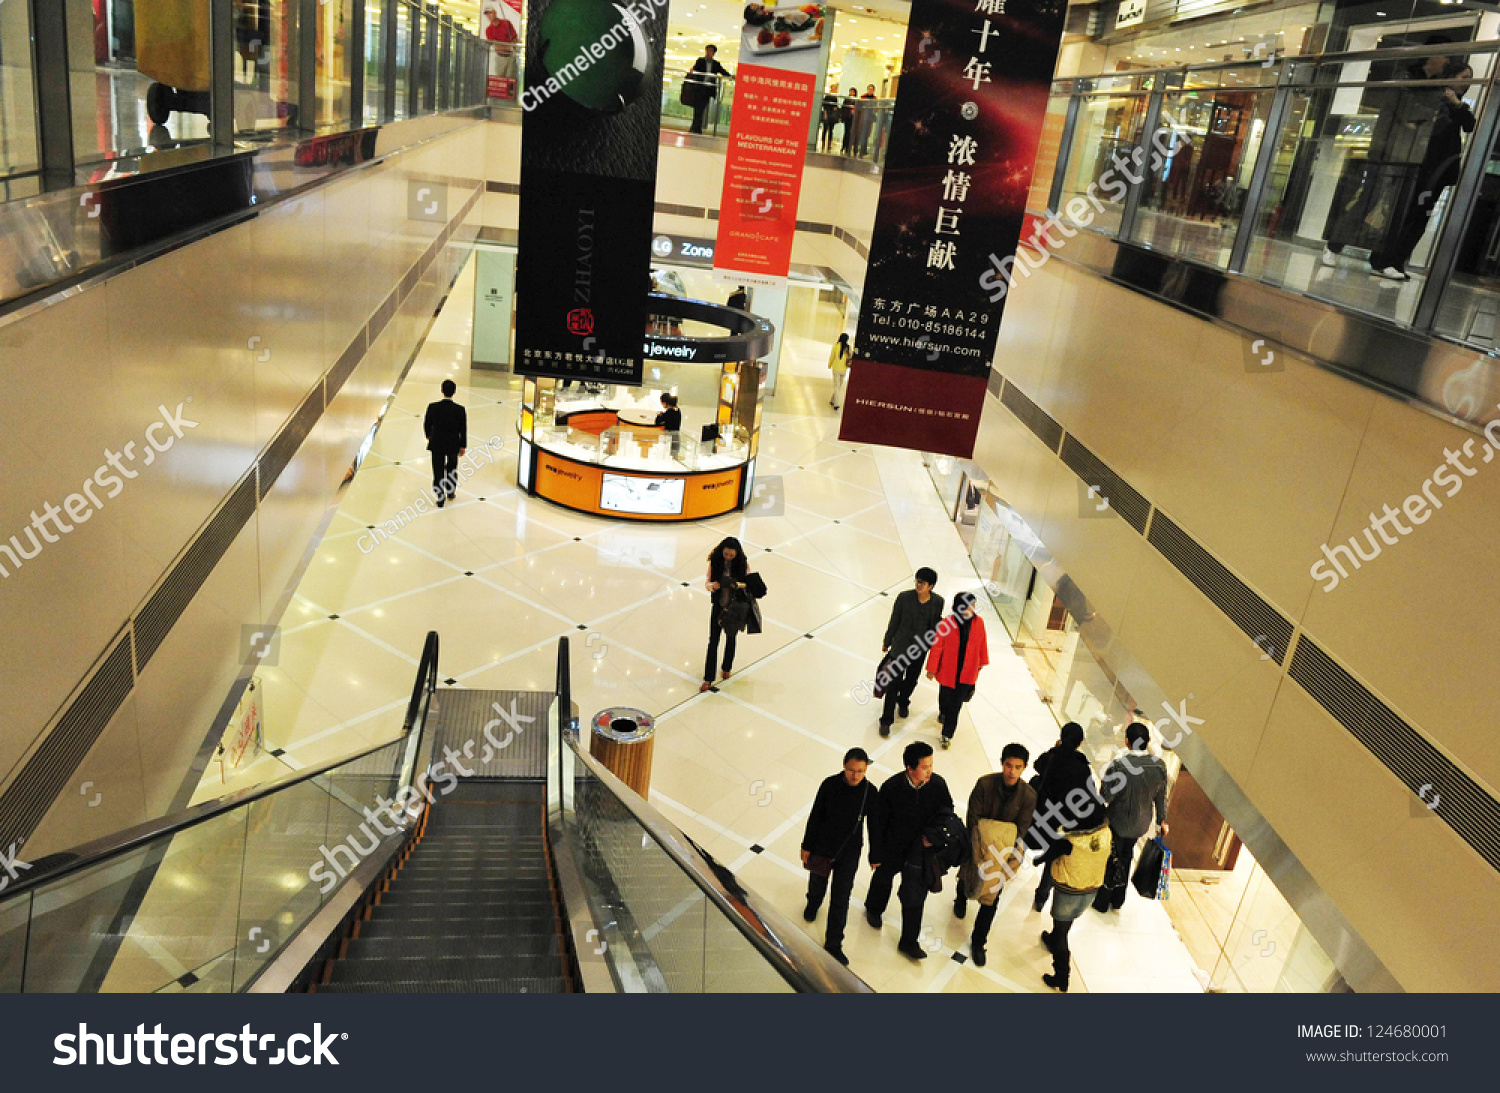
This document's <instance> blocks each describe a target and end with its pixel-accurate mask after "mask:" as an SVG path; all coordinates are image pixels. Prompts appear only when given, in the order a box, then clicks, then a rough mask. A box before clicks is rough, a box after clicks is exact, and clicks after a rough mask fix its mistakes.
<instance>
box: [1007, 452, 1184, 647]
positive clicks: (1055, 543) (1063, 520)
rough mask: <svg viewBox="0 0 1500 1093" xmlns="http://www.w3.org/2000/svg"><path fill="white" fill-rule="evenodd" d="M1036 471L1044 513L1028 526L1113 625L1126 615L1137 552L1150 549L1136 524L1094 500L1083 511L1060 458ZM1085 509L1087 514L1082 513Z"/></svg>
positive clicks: (1075, 479) (1074, 481)
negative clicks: (1043, 488) (1043, 493)
mask: <svg viewBox="0 0 1500 1093" xmlns="http://www.w3.org/2000/svg"><path fill="white" fill-rule="evenodd" d="M1037 447H1039V448H1041V447H1043V446H1042V445H1041V444H1038V445H1037ZM1043 451H1045V448H1043ZM1038 472H1039V477H1038V482H1039V483H1041V482H1044V483H1045V486H1046V489H1047V493H1048V498H1047V514H1046V516H1045V517H1044V518H1043V520H1042V522H1041V523H1040V524H1032V525H1031V527H1032V529H1033V530H1034V531H1036V533H1037V534H1038V535H1039V536H1040V537H1041V540H1042V542H1043V543H1045V544H1046V545H1047V549H1048V550H1049V551H1051V553H1052V556H1053V557H1054V558H1056V559H1057V560H1058V563H1059V565H1060V566H1061V568H1063V569H1064V570H1066V571H1067V573H1068V575H1069V576H1070V577H1071V578H1072V579H1073V583H1074V584H1076V585H1077V586H1078V589H1079V591H1081V592H1082V593H1083V594H1084V595H1085V596H1087V597H1088V601H1089V606H1090V607H1091V608H1092V609H1093V611H1094V613H1095V614H1096V615H1099V616H1101V617H1102V618H1103V619H1104V620H1105V621H1106V622H1107V623H1109V625H1110V626H1111V627H1118V626H1119V625H1120V623H1121V621H1123V619H1124V617H1125V605H1126V603H1127V602H1128V601H1129V599H1130V597H1131V591H1132V583H1133V580H1134V577H1135V573H1136V569H1137V568H1138V566H1139V565H1140V564H1141V557H1142V554H1143V553H1144V552H1147V551H1151V552H1152V553H1154V551H1152V548H1151V547H1150V546H1149V545H1148V544H1147V543H1146V540H1145V539H1144V538H1142V537H1141V535H1140V533H1139V532H1137V531H1136V530H1135V528H1133V527H1131V526H1130V525H1129V524H1127V523H1126V522H1125V520H1124V519H1123V518H1121V517H1120V516H1119V515H1117V514H1116V513H1114V512H1113V511H1111V510H1110V509H1109V508H1105V509H1104V511H1102V512H1100V511H1099V510H1098V509H1097V508H1096V507H1095V505H1097V504H1098V502H1095V501H1092V500H1091V501H1089V502H1088V504H1087V508H1086V510H1085V507H1084V505H1083V503H1082V502H1081V501H1080V493H1079V478H1078V476H1077V475H1076V474H1074V473H1073V471H1072V470H1070V469H1069V468H1068V467H1067V465H1066V464H1064V463H1063V462H1062V460H1060V459H1057V458H1053V460H1052V461H1051V464H1050V467H1049V465H1048V464H1046V463H1042V464H1040V465H1039V467H1038ZM1084 511H1087V512H1088V513H1089V515H1088V516H1086V517H1085V516H1084V515H1082V513H1083V512H1084ZM1028 522H1029V521H1028Z"/></svg>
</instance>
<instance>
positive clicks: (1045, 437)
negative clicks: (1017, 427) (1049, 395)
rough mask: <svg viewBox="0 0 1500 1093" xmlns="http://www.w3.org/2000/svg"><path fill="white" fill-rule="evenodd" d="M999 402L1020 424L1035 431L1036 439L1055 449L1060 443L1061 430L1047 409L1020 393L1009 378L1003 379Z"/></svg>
mask: <svg viewBox="0 0 1500 1093" xmlns="http://www.w3.org/2000/svg"><path fill="white" fill-rule="evenodd" d="M1000 402H1001V404H1002V405H1004V406H1005V408H1006V409H1008V410H1009V411H1010V412H1011V413H1013V414H1015V415H1016V417H1017V418H1019V419H1020V421H1021V424H1022V425H1025V426H1026V428H1028V429H1030V430H1031V431H1032V432H1033V433H1035V434H1036V435H1037V439H1038V440H1040V441H1041V442H1042V443H1043V444H1045V445H1047V447H1048V448H1050V449H1052V450H1053V451H1054V452H1055V451H1057V446H1058V445H1059V444H1061V443H1062V437H1063V430H1062V426H1061V425H1059V424H1058V423H1057V422H1055V421H1053V420H1052V418H1051V417H1050V416H1049V415H1048V414H1047V411H1045V410H1043V409H1042V408H1041V407H1040V406H1038V405H1037V404H1036V403H1034V402H1032V401H1031V400H1030V399H1029V398H1027V397H1026V396H1025V395H1024V394H1022V393H1021V389H1020V388H1019V387H1017V386H1016V385H1015V384H1014V383H1011V382H1010V381H1009V380H1006V381H1005V389H1004V390H1003V391H1001V392H1000Z"/></svg>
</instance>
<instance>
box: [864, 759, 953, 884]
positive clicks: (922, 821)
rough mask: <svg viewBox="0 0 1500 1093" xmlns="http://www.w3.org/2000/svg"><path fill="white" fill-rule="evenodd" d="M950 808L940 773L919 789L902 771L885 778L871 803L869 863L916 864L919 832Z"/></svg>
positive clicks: (918, 858)
mask: <svg viewBox="0 0 1500 1093" xmlns="http://www.w3.org/2000/svg"><path fill="white" fill-rule="evenodd" d="M952 809H953V795H952V794H951V793H949V792H948V783H947V782H945V781H943V778H942V775H939V774H934V775H933V776H932V777H931V778H929V779H928V780H927V782H926V784H925V785H923V786H922V787H921V788H920V789H917V788H913V786H912V784H911V781H910V779H908V778H907V776H906V771H905V770H902V771H899V772H897V773H896V774H893V775H891V777H889V778H887V779H886V780H885V783H884V784H883V785H881V787H880V795H879V797H878V798H877V799H876V800H875V801H872V802H871V806H870V813H869V817H868V821H867V822H868V823H869V826H870V864H871V865H898V864H900V865H906V864H912V865H918V864H920V853H916V854H914V853H913V850H916V851H918V852H920V850H921V848H922V832H923V831H924V830H925V829H926V828H927V827H928V825H930V824H931V823H932V822H933V820H935V819H936V818H937V817H938V816H941V815H942V814H943V813H944V812H950V811H952Z"/></svg>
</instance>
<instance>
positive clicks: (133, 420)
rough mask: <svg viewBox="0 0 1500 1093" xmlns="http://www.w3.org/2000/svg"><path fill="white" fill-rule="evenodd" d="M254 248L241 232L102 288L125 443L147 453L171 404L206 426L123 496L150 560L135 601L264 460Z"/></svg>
mask: <svg viewBox="0 0 1500 1093" xmlns="http://www.w3.org/2000/svg"><path fill="white" fill-rule="evenodd" d="M248 240H249V237H248V235H247V233H246V232H245V231H244V229H243V228H232V229H230V230H228V231H224V232H220V233H218V234H217V235H213V236H210V237H209V238H207V239H204V240H201V241H200V242H198V243H195V244H193V245H192V246H189V247H185V248H182V249H180V250H176V251H172V252H171V253H169V254H167V255H165V256H164V257H163V258H161V259H158V260H157V261H154V262H148V263H146V264H145V265H143V266H139V267H137V268H135V269H133V270H131V271H129V272H128V273H126V274H124V275H122V276H119V277H115V278H113V279H111V280H109V281H108V282H106V283H105V286H104V288H105V292H106V295H105V299H106V300H107V301H108V309H109V317H110V352H111V357H112V360H113V364H114V375H115V385H114V393H113V400H112V401H113V402H114V405H115V412H116V414H117V415H119V417H120V421H119V425H120V428H121V430H122V436H123V437H124V438H131V439H135V440H136V442H137V445H138V447H144V446H145V445H144V437H143V433H144V430H145V429H146V427H147V426H149V425H150V424H151V422H152V421H153V420H159V419H160V418H161V413H160V411H159V409H158V407H159V406H161V405H163V404H164V405H165V406H166V407H167V409H168V410H174V411H175V409H176V407H177V405H178V404H179V403H181V404H182V405H183V414H184V416H185V417H186V418H187V419H189V420H192V421H196V422H197V423H198V424H197V425H196V426H194V427H192V428H184V435H183V436H182V438H181V439H174V442H173V445H172V447H171V450H170V451H167V452H165V453H163V454H161V455H159V456H157V457H156V459H155V460H154V462H153V463H152V465H151V466H150V467H148V468H142V469H141V471H140V477H139V478H137V479H134V480H132V481H131V482H130V483H129V488H128V491H127V492H126V493H122V494H121V496H120V498H119V502H120V503H121V509H120V515H121V517H122V520H123V523H124V527H125V530H126V532H127V534H128V535H129V536H130V538H131V540H132V541H133V542H134V544H135V545H136V546H138V547H139V550H140V554H141V555H143V560H145V559H149V564H147V565H142V566H136V565H134V564H132V566H131V571H130V577H129V578H128V580H129V589H130V592H131V593H132V598H133V599H134V600H137V601H138V600H139V599H140V597H141V596H142V595H144V594H145V592H146V591H147V589H148V588H149V586H150V585H151V584H152V583H153V582H154V581H155V579H156V577H157V576H158V575H159V574H160V573H161V572H162V571H163V570H164V569H165V568H166V566H167V565H169V564H170V563H171V561H172V560H173V559H174V558H175V557H176V556H177V555H178V554H179V553H180V552H181V551H182V549H183V548H184V547H185V546H186V545H187V543H188V542H190V541H191V540H192V538H193V536H194V535H195V534H196V532H197V530H198V528H199V527H200V526H201V525H202V524H203V523H204V521H206V520H207V519H208V518H209V517H210V516H211V515H212V514H213V512H214V510H215V509H216V508H217V507H218V506H219V503H220V502H221V501H222V500H223V498H224V496H225V494H227V493H228V492H229V491H230V490H231V489H232V488H233V487H234V484H235V483H236V482H238V481H239V480H240V479H241V478H242V477H244V474H245V472H246V471H247V470H249V468H250V465H251V464H252V463H253V462H254V460H255V454H256V449H257V447H258V445H257V444H256V436H255V430H254V420H255V418H254V410H255V391H254V363H253V354H252V352H251V351H250V349H249V348H248V346H247V340H248V332H249V331H250V330H252V329H253V326H252V322H253V320H252V318H251V315H250V306H249V304H250V300H251V279H250V276H249V271H250V262H249V260H248V259H249V247H248ZM164 321H166V322H167V323H168V325H167V326H166V327H164V326H163V322H164ZM169 332H170V333H169ZM156 435H157V436H159V437H162V436H163V433H162V432H161V430H157V434H156ZM165 435H166V436H171V433H170V431H169V432H167V433H166V434H165ZM142 458H144V457H142ZM139 462H140V460H137V463H139Z"/></svg>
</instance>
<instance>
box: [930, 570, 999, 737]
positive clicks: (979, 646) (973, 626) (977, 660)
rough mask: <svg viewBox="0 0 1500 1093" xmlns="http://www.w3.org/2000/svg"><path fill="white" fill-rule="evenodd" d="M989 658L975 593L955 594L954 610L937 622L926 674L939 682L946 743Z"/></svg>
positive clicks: (939, 716) (939, 708) (951, 735)
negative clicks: (935, 635) (935, 636)
mask: <svg viewBox="0 0 1500 1093" xmlns="http://www.w3.org/2000/svg"><path fill="white" fill-rule="evenodd" d="M989 662H990V651H989V646H988V645H986V644H985V639H984V620H983V619H981V618H980V617H979V613H978V612H977V611H976V610H975V604H974V593H972V592H960V593H958V594H957V595H956V596H954V597H953V614H952V615H949V616H948V617H947V618H946V619H944V620H943V621H942V622H940V623H939V624H938V628H937V638H936V640H935V641H934V642H933V644H932V652H930V653H929V654H928V655H927V678H928V679H935V680H937V683H938V724H939V725H941V726H942V727H943V747H945V748H946V747H948V746H949V745H950V744H952V742H953V734H954V733H955V732H957V731H958V711H959V709H960V708H961V707H962V706H963V704H964V703H965V702H967V701H969V699H971V698H973V697H974V682H975V680H977V679H978V678H979V670H980V669H981V668H983V667H984V666H985V665H986V664H988V663H989Z"/></svg>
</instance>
